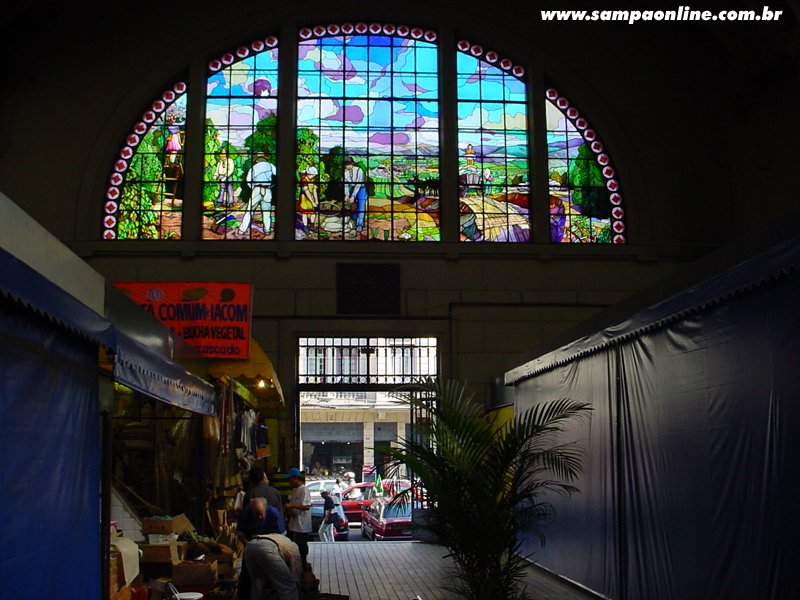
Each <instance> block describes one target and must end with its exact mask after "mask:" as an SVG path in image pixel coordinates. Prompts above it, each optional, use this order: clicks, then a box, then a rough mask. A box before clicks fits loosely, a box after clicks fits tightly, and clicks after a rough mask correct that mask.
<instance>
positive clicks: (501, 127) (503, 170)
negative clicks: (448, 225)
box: [456, 41, 531, 242]
mask: <svg viewBox="0 0 800 600" xmlns="http://www.w3.org/2000/svg"><path fill="white" fill-rule="evenodd" d="M458 49H459V52H458V57H457V62H456V64H457V69H456V71H457V81H456V84H457V86H458V149H459V157H458V197H459V216H460V219H459V233H460V236H461V239H462V240H464V241H474V242H477V241H481V242H527V241H528V240H529V239H530V237H531V224H530V213H529V211H528V155H529V148H528V117H527V101H528V96H527V92H526V88H525V83H524V81H522V80H521V79H519V76H522V75H524V70H523V69H522V67H519V66H514V67H513V68H512V69H509V70H503V69H501V68H500V66H498V65H497V63H498V61H499V60H500V58H499V57H498V56H497V54H496V53H495V52H484V50H483V48H482V47H481V46H479V45H476V44H470V43H469V42H466V41H462V42H459V46H458Z"/></svg>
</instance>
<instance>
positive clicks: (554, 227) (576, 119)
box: [545, 88, 625, 244]
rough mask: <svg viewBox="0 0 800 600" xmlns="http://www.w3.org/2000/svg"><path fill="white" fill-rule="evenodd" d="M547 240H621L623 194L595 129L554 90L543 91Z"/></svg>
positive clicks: (590, 241)
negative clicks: (548, 229) (547, 189)
mask: <svg viewBox="0 0 800 600" xmlns="http://www.w3.org/2000/svg"><path fill="white" fill-rule="evenodd" d="M546 96H547V102H546V103H545V104H546V111H547V159H548V169H547V172H548V178H549V190H550V193H549V200H550V241H551V242H554V243H578V244H581V243H601V244H610V243H614V244H624V243H625V222H624V221H623V220H622V219H623V217H624V214H625V213H624V211H623V209H622V196H621V194H620V192H619V182H618V181H617V180H616V179H615V176H616V174H615V172H614V168H613V167H612V166H611V159H610V158H609V156H608V154H607V153H606V152H605V149H604V147H603V144H602V142H601V141H600V140H599V139H597V132H595V130H594V129H592V128H591V127H590V126H589V122H588V121H587V120H586V118H585V117H583V116H581V115H580V113H579V112H578V109H576V108H575V107H574V106H572V105H571V104H570V102H569V100H567V99H566V98H565V97H563V96H561V95H560V94H559V93H558V91H557V90H555V89H553V88H550V89H548V90H547V94H546Z"/></svg>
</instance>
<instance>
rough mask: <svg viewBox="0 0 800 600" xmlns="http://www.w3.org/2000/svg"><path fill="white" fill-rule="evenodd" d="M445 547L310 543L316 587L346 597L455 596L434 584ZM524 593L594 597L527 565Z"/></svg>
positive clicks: (555, 598)
mask: <svg viewBox="0 0 800 600" xmlns="http://www.w3.org/2000/svg"><path fill="white" fill-rule="evenodd" d="M445 554H446V550H445V549H444V548H443V547H441V546H437V545H434V544H426V543H422V542H346V543H334V544H324V543H320V542H313V543H311V544H309V555H308V560H309V562H311V565H312V567H313V569H314V574H315V575H316V576H317V577H318V578H319V580H320V586H319V587H320V591H321V592H329V593H333V594H345V595H347V596H350V600H376V599H380V600H415V599H417V598H419V599H420V600H458V596H456V595H454V594H452V593H451V592H447V591H445V590H442V589H441V588H440V587H439V586H440V585H441V583H442V582H443V581H445V580H446V578H448V577H449V575H448V567H449V566H451V565H452V562H451V561H450V559H445V558H443V557H444V555H445ZM527 585H528V594H529V595H530V596H531V597H532V598H536V600H597V599H598V596H594V595H592V594H590V593H588V592H586V591H584V590H582V589H581V588H578V587H576V586H573V585H571V584H569V583H568V582H565V581H562V580H560V579H558V578H557V577H554V576H553V575H551V574H550V573H548V572H547V571H544V570H543V569H540V568H538V567H536V566H533V565H532V566H531V568H530V573H529V576H528V580H527Z"/></svg>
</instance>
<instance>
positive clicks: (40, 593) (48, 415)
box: [0, 296, 100, 598]
mask: <svg viewBox="0 0 800 600" xmlns="http://www.w3.org/2000/svg"><path fill="white" fill-rule="evenodd" d="M99 412H100V408H99V401H98V385H97V346H96V345H95V344H94V343H93V342H91V341H89V340H86V339H83V338H81V337H78V336H76V335H74V334H73V333H70V332H69V331H67V330H65V329H64V328H62V327H53V326H52V323H51V322H49V321H48V320H47V319H46V318H45V317H44V316H42V315H37V314H35V313H32V312H31V311H30V310H28V309H26V308H25V307H23V306H21V305H20V304H19V303H17V302H15V301H13V300H10V299H8V298H6V297H2V296H0V416H1V418H0V522H1V523H2V526H0V548H2V549H3V550H2V552H0V596H3V597H18V598H66V597H69V598H96V597H98V595H99V593H100V496H99V495H100V443H99V428H100V421H99Z"/></svg>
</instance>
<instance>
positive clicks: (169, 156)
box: [103, 82, 187, 240]
mask: <svg viewBox="0 0 800 600" xmlns="http://www.w3.org/2000/svg"><path fill="white" fill-rule="evenodd" d="M186 99H187V95H186V85H185V84H184V83H182V82H179V83H177V84H175V86H173V88H172V89H170V90H167V91H165V92H164V94H162V97H161V98H160V99H158V100H156V101H155V102H154V103H153V104H152V106H151V108H150V109H148V110H147V111H145V113H144V114H143V115H142V120H141V121H139V122H138V123H137V124H136V125H135V126H134V129H133V131H132V132H131V133H130V134H129V135H128V137H127V138H126V145H125V146H123V148H122V150H121V151H120V154H119V157H118V159H117V161H116V163H115V164H114V172H113V173H112V175H111V178H110V182H109V183H110V185H109V187H108V189H107V190H106V202H105V205H104V213H105V214H104V216H103V238H105V239H119V240H137V239H138V240H141V239H147V240H157V239H162V240H169V239H180V237H181V210H182V208H183V190H184V185H183V183H184V182H183V175H184V172H183V171H184V156H183V149H184V145H185V143H186V140H185V133H186V132H185V129H186Z"/></svg>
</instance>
